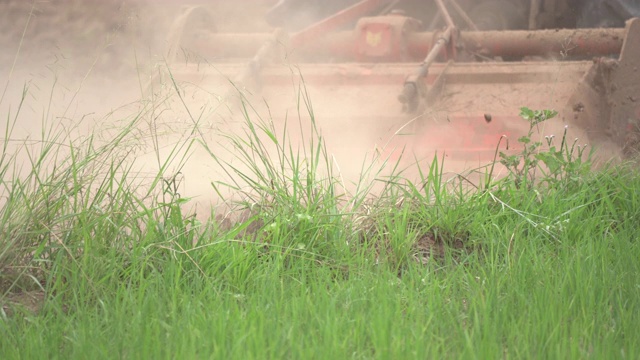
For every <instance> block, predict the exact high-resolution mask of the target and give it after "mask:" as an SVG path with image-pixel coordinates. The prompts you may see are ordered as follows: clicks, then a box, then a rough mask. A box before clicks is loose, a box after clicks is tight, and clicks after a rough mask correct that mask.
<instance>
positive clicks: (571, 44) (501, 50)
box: [183, 28, 625, 62]
mask: <svg viewBox="0 0 640 360" xmlns="http://www.w3.org/2000/svg"><path fill="white" fill-rule="evenodd" d="M435 35H436V33H434V32H416V33H409V34H407V37H406V39H407V43H406V45H407V49H408V51H409V52H410V53H411V54H414V56H415V57H416V60H418V61H419V60H420V59H424V58H425V57H426V56H427V54H428V53H429V51H430V50H431V48H432V47H433V46H434V37H435ZM272 36H273V35H272V34H210V35H204V34H203V35H202V36H199V37H198V38H195V39H190V42H189V43H187V44H183V47H184V48H185V49H186V50H188V51H191V52H194V53H196V54H198V55H199V56H200V57H205V58H207V59H208V60H210V61H220V60H222V61H225V60H227V61H228V60H233V58H235V59H236V61H237V59H238V58H245V59H246V58H249V57H252V56H254V55H255V54H256V51H257V50H258V49H259V48H260V46H262V44H264V43H265V42H266V41H268V40H269V39H270V38H272ZM624 38H625V30H624V29H622V28H613V29H612V28H609V29H561V30H536V31H526V30H517V31H477V32H476V31H463V32H461V33H460V35H459V37H458V40H457V41H458V44H459V45H461V46H462V47H464V48H465V49H466V50H468V51H474V52H479V51H483V52H484V53H486V54H487V55H488V56H504V57H523V56H538V55H539V56H543V55H549V54H558V55H559V54H560V52H561V51H562V52H568V55H569V56H572V55H575V56H605V55H613V54H619V53H620V50H621V49H622V43H623V41H624ZM354 41H355V37H354V36H353V32H352V31H339V32H334V33H330V34H327V35H326V36H325V37H323V38H322V39H318V41H314V42H310V43H307V44H304V46H301V47H300V48H299V49H297V50H296V53H295V54H294V55H296V56H300V57H299V58H298V60H300V61H303V62H304V61H305V60H312V61H314V62H321V61H322V59H323V57H326V56H332V57H337V58H344V59H350V58H352V56H353V49H354V46H355V45H354Z"/></svg>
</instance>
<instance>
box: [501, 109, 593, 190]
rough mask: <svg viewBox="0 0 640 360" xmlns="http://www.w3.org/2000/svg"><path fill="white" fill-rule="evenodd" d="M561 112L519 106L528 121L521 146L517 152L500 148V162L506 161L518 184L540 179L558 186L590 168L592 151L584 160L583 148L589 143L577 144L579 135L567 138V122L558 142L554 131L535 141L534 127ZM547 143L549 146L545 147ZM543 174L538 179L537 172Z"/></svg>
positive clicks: (551, 185)
mask: <svg viewBox="0 0 640 360" xmlns="http://www.w3.org/2000/svg"><path fill="white" fill-rule="evenodd" d="M557 115H558V112H557V111H555V110H531V109H529V108H527V107H522V108H521V109H520V117H521V118H522V119H524V120H525V121H527V122H528V123H529V130H528V132H527V134H526V135H524V136H521V137H520V138H518V143H519V144H521V145H522V150H521V151H520V152H519V153H517V154H513V155H510V154H507V153H505V152H503V151H500V152H499V158H500V163H501V164H502V165H504V166H505V167H506V168H507V170H508V171H509V174H510V176H511V179H512V180H513V181H514V183H515V185H516V187H518V188H520V187H524V188H531V187H532V186H533V185H534V184H535V183H536V180H538V184H544V185H547V186H548V187H556V186H560V185H563V184H566V183H567V181H572V180H577V179H579V178H580V177H581V176H582V175H584V174H585V173H587V172H588V171H589V170H590V165H591V162H590V155H591V154H589V156H588V158H587V159H586V160H585V159H583V157H584V155H585V154H584V152H585V150H586V148H587V145H583V146H581V145H578V144H577V142H578V139H577V138H576V139H575V140H574V141H573V142H571V143H570V142H569V141H568V138H567V130H568V126H565V128H564V133H563V135H562V139H561V142H560V145H559V146H556V140H555V137H554V136H553V135H551V136H545V138H544V139H545V141H544V142H542V141H534V140H533V135H534V129H536V127H537V126H538V125H539V124H541V123H543V122H545V121H547V120H550V119H553V118H554V117H556V116H557ZM544 145H546V147H544ZM538 171H539V172H540V173H541V174H542V177H541V178H539V179H537V178H536V174H537V172H538Z"/></svg>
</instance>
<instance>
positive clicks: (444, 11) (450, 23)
mask: <svg viewBox="0 0 640 360" xmlns="http://www.w3.org/2000/svg"><path fill="white" fill-rule="evenodd" d="M436 5H438V9H439V10H440V13H441V14H442V16H443V17H444V21H445V23H446V24H447V27H450V28H455V27H456V24H455V23H454V22H453V19H452V18H451V15H450V14H449V10H447V7H446V6H445V5H444V2H442V0H436Z"/></svg>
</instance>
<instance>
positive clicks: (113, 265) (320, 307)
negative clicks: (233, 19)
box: [0, 111, 640, 359]
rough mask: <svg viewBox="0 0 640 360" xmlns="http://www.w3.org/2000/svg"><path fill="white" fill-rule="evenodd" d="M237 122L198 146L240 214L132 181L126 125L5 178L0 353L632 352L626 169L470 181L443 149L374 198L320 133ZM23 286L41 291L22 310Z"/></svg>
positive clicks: (633, 287) (632, 264) (632, 244)
mask: <svg viewBox="0 0 640 360" xmlns="http://www.w3.org/2000/svg"><path fill="white" fill-rule="evenodd" d="M247 113H248V111H247ZM139 117H140V116H137V117H135V119H137V118H139ZM245 120H246V124H245V125H246V126H245V129H246V133H245V134H244V136H242V137H236V136H231V135H230V136H229V137H228V140H229V143H228V147H227V148H228V149H230V151H231V152H232V153H234V154H236V155H237V157H236V160H237V161H235V162H233V161H229V160H224V159H228V158H226V157H223V156H219V155H218V150H217V149H214V148H213V145H211V144H207V143H206V142H205V141H204V140H203V139H201V140H202V142H201V143H202V146H204V147H205V148H207V149H208V150H209V153H210V154H211V155H212V156H213V159H214V160H215V161H216V163H217V164H218V165H219V166H220V167H221V168H222V169H224V171H225V173H226V174H227V175H228V178H227V179H226V180H220V181H218V182H216V183H215V184H214V185H215V186H214V188H215V189H216V190H217V191H218V192H219V193H220V194H222V193H223V192H224V191H223V190H222V188H231V189H235V190H236V191H237V192H238V193H241V194H244V197H243V200H244V203H243V205H245V206H246V210H245V212H244V214H245V215H246V216H244V217H240V218H239V219H240V220H238V221H235V222H231V223H224V222H221V221H216V220H214V219H213V218H212V220H211V221H210V222H208V223H204V224H202V223H199V222H198V221H196V220H195V219H194V218H193V217H190V216H185V215H184V214H183V212H182V206H183V205H184V204H185V202H188V199H184V198H182V197H181V196H180V194H179V193H178V192H177V191H175V187H173V185H172V178H171V177H169V178H167V177H166V175H165V174H164V172H163V170H164V169H165V167H164V166H161V167H160V169H161V171H159V173H158V174H157V175H156V176H155V177H153V178H152V181H151V185H150V186H148V187H147V190H145V191H144V192H143V193H140V189H139V186H138V185H139V184H138V182H137V181H138V180H137V178H136V176H134V174H132V172H131V168H130V167H129V166H128V165H127V164H128V163H127V161H125V159H126V158H127V157H126V151H125V150H126V149H127V147H126V146H124V145H123V144H124V143H125V141H124V140H125V139H126V138H127V135H126V134H128V133H129V130H130V129H125V130H126V131H123V132H122V135H121V136H117V137H114V138H113V139H114V140H112V141H110V142H107V144H102V145H99V146H97V145H94V143H93V142H92V141H91V139H89V140H84V141H83V142H81V143H75V142H73V141H71V144H73V145H72V146H69V147H68V148H66V149H67V150H66V152H65V154H68V155H66V157H64V160H63V161H62V162H59V163H57V164H56V166H54V167H44V166H42V167H39V166H38V164H40V163H43V164H45V163H47V161H45V160H48V159H52V158H51V157H49V155H48V154H51V151H50V150H46V151H44V150H41V151H40V152H39V153H38V155H37V156H34V157H31V158H32V159H36V160H33V161H32V163H31V165H32V168H33V169H34V170H32V171H31V172H29V173H28V174H27V175H26V176H24V175H23V176H22V177H17V175H16V177H14V178H12V180H11V181H7V180H6V179H7V178H9V177H6V176H3V183H2V186H3V191H4V192H5V194H8V195H6V197H5V198H6V199H7V200H6V201H5V202H4V203H3V207H2V209H1V211H0V221H1V223H0V231H1V233H0V234H2V235H1V236H2V237H1V238H0V241H1V243H0V248H1V249H2V251H1V253H0V266H1V268H0V270H1V271H2V289H1V290H2V292H3V313H2V318H1V319H0V352H1V353H2V357H3V358H6V359H10V358H50V357H64V358H114V357H120V358H158V357H180V358H207V357H211V358H372V357H375V358H394V359H398V358H441V357H452V358H457V357H463V358H501V357H517V358H520V357H523V358H590V357H591V358H637V357H638V356H639V355H640V337H639V336H638V335H637V330H638V325H637V324H638V323H640V307H639V305H640V287H639V286H638V279H640V265H638V261H637V259H638V258H640V248H639V245H638V242H637V235H636V229H637V228H638V226H639V225H640V213H639V212H640V210H639V209H640V197H639V196H638V195H637V194H638V193H640V191H639V190H640V177H639V176H638V174H637V173H636V171H635V170H633V169H632V168H630V167H625V166H619V167H612V168H608V169H605V170H602V171H600V172H597V173H588V174H584V175H582V177H581V178H580V181H571V183H570V185H571V186H545V187H540V188H532V187H531V186H521V184H520V183H518V182H517V181H515V180H513V179H511V180H510V179H509V178H507V179H506V180H504V181H500V182H497V183H496V184H495V185H491V183H490V182H489V183H487V184H488V186H483V187H479V188H478V189H476V190H471V191H469V190H468V189H466V188H463V187H453V188H452V187H451V186H450V184H449V183H447V182H446V181H445V179H444V178H443V175H442V172H441V165H442V164H441V163H439V161H438V159H437V158H436V159H434V161H433V163H432V164H431V168H430V170H429V171H427V172H425V173H424V174H423V176H421V178H420V180H419V181H417V182H410V181H408V180H405V179H403V178H402V176H401V174H396V175H393V176H391V177H385V178H381V177H380V176H375V177H376V178H377V179H378V180H377V181H380V182H381V183H382V190H380V192H378V193H377V196H376V197H374V198H373V200H372V197H371V195H372V194H371V193H370V192H369V189H370V188H371V187H370V185H368V183H367V182H365V181H364V180H363V181H362V183H361V184H356V185H357V186H356V187H355V188H356V189H357V190H356V192H355V193H348V192H347V191H346V190H345V188H346V186H343V184H342V183H341V181H338V180H337V179H336V176H334V175H333V172H332V165H331V162H330V161H329V160H327V159H328V158H329V157H328V156H327V153H326V150H325V149H324V146H323V142H322V138H321V137H320V136H319V135H318V133H317V132H315V131H314V129H311V133H312V134H314V135H312V137H311V140H309V142H307V143H306V146H305V147H304V148H303V149H302V150H298V149H299V148H297V147H295V146H294V145H293V144H292V143H291V142H290V141H289V140H288V139H287V137H286V136H285V135H279V134H278V132H277V131H276V130H275V128H272V127H270V126H271V125H270V123H269V122H263V121H256V122H253V121H252V120H251V117H250V116H247V117H246V119H245ZM134 123H135V120H133V122H132V125H131V126H132V127H133V126H134V125H135V124H134ZM194 133H195V132H194ZM7 138H8V136H7ZM42 143H44V144H55V143H60V141H43V142H42ZM190 144H191V143H190ZM51 146H53V145H51ZM123 149H125V150H123ZM5 151H6V148H5ZM120 151H124V153H120ZM3 154H4V153H3ZM118 154H121V156H116V155H118ZM7 156H8V155H7ZM3 159H7V160H3V161H5V162H3V163H2V165H3V167H2V169H5V170H4V174H10V172H9V169H11V168H12V167H13V166H14V165H15V161H16V160H13V159H12V158H10V157H5V158H3ZM373 175H376V174H375V173H374V174H373ZM7 176H8V175H7ZM363 179H364V176H363ZM174 180H175V179H174ZM534 190H535V191H534ZM212 191H213V190H212ZM29 293H38V294H41V296H42V297H43V298H44V301H42V302H41V303H39V304H38V306H37V307H36V308H32V309H29V308H26V307H25V306H22V305H21V302H20V301H18V300H16V299H20V296H21V295H24V294H29Z"/></svg>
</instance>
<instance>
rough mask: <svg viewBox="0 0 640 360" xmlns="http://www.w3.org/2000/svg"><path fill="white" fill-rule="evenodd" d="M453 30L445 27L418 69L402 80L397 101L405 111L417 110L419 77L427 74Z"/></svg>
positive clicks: (419, 95)
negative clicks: (402, 83)
mask: <svg viewBox="0 0 640 360" xmlns="http://www.w3.org/2000/svg"><path fill="white" fill-rule="evenodd" d="M453 30H454V29H453V28H452V27H447V29H446V30H445V31H444V33H443V34H442V36H440V37H439V38H438V40H436V43H435V44H434V45H433V47H432V48H431V51H429V54H427V57H426V58H425V59H424V61H423V62H422V64H420V67H419V68H418V70H417V71H415V72H414V73H413V74H412V75H409V76H408V77H407V79H406V80H405V81H404V85H403V87H402V92H401V93H400V95H398V101H400V103H402V104H403V110H404V111H405V112H410V113H412V112H415V111H416V110H418V105H419V99H420V97H421V96H422V93H423V91H421V86H420V84H421V83H422V82H421V79H422V78H424V77H425V76H427V74H428V73H429V68H430V67H431V64H433V62H434V61H435V60H436V58H437V57H438V55H440V52H441V51H442V50H443V49H444V48H445V46H447V44H449V42H450V41H451V36H452V33H453Z"/></svg>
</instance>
